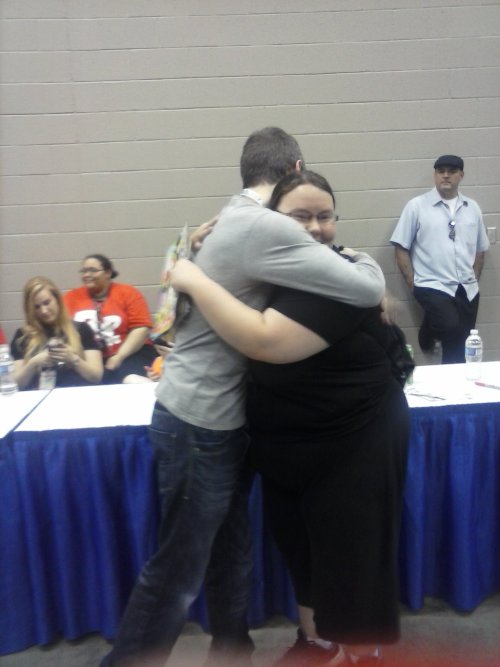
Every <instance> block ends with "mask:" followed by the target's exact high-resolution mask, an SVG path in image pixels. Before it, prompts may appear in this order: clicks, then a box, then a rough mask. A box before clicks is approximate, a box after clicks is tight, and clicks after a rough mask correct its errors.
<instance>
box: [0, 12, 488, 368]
mask: <svg viewBox="0 0 500 667" xmlns="http://www.w3.org/2000/svg"><path fill="white" fill-rule="evenodd" d="M0 9H1V15H2V16H1V18H2V21H1V35H0V43H1V48H2V50H3V53H2V59H1V82H2V85H1V91H0V92H1V101H0V110H1V113H2V117H1V140H0V169H1V177H2V181H1V209H0V212H1V235H2V239H1V241H2V245H1V252H0V281H1V282H0V314H1V315H0V319H1V321H2V324H3V326H4V328H5V330H6V332H7V333H8V335H9V336H11V335H12V333H13V331H14V329H15V327H16V326H18V325H19V323H20V321H21V319H22V314H21V290H22V286H23V284H24V282H25V281H26V280H27V279H28V278H29V277H31V276H33V275H35V274H45V275H48V276H50V277H52V278H53V279H55V280H56V282H57V283H58V284H59V285H60V287H61V288H63V289H67V288H70V287H72V286H75V285H76V284H77V283H78V274H77V269H78V266H79V260H80V258H81V257H83V256H84V255H85V254H86V253H88V252H95V251H98V252H104V253H105V254H108V255H109V256H110V257H111V258H113V259H114V261H115V264H116V266H117V268H118V269H119V271H120V274H121V275H120V278H121V279H122V280H123V281H125V282H131V283H134V284H135V285H137V286H139V287H140V288H141V289H142V290H143V292H144V293H145V294H146V296H147V298H148V300H149V302H150V304H151V307H152V308H154V304H155V297H156V290H157V281H158V277H159V274H160V270H161V267H162V263H163V254H164V250H165V248H166V246H167V244H168V243H169V242H170V241H172V240H173V238H174V237H175V235H176V233H177V232H178V230H179V228H180V226H181V225H183V224H184V223H185V222H189V223H191V224H193V225H196V224H198V223H200V222H202V221H204V220H206V219H208V218H209V217H211V216H212V215H213V214H215V213H216V212H217V210H218V208H219V207H220V206H221V204H222V203H223V202H224V200H225V198H226V197H227V196H228V195H229V194H231V193H232V192H233V191H235V190H237V188H238V187H239V174H238V159H239V153H240V150H241V147H242V144H243V141H244V139H245V137H246V136H247V135H248V134H249V133H250V132H251V131H252V130H254V129H256V128H259V127H262V126H264V125H270V124H273V125H280V126H282V127H283V128H285V129H286V130H288V131H289V132H291V133H293V134H295V135H296V136H297V138H298V139H299V141H300V143H301V146H302V148H303V151H304V154H305V156H306V160H307V162H308V164H309V166H312V167H313V168H315V169H317V170H318V171H320V172H322V173H323V174H325V175H326V176H327V177H328V178H330V179H331V182H332V184H333V186H334V189H335V190H336V192H337V195H338V209H339V212H340V214H341V217H342V222H341V223H340V225H339V240H340V241H341V242H343V243H345V244H346V245H353V246H356V247H362V248H364V249H367V250H368V251H369V252H370V253H372V254H373V255H374V257H376V258H377V259H378V260H379V262H380V263H381V265H382V266H383V268H384V271H385V273H386V276H387V282H388V286H389V288H390V290H391V292H392V293H393V294H394V295H395V296H396V298H397V299H398V319H399V322H400V324H402V326H403V327H404V328H405V330H406V332H407V335H408V337H409V339H410V341H411V342H413V343H414V344H415V347H418V346H417V345H416V332H417V329H416V326H417V325H418V323H419V319H420V313H419V311H418V308H417V306H416V305H415V304H414V302H413V300H412V299H411V297H410V296H409V294H408V292H407V290H406V288H405V286H404V284H403V281H402V279H401V277H400V275H399V273H398V271H397V269H396V266H395V263H394V257H393V251H392V248H390V247H389V245H388V239H389V237H390V234H391V232H392V229H393V227H394V225H395V222H396V220H397V217H398V215H399V213H400V212H401V209H402V207H403V205H404V204H405V203H406V201H407V200H408V199H409V198H410V197H412V196H415V195H416V194H419V193H421V192H424V191H425V190H426V189H428V188H429V187H431V185H432V164H433V161H434V159H435V157H436V156H437V155H439V154H441V153H449V152H452V153H458V154H459V155H462V156H463V157H464V159H465V163H466V167H465V170H466V176H465V179H464V182H463V188H462V189H463V191H464V192H466V193H467V194H469V195H470V196H472V197H474V198H475V199H477V200H478V202H479V204H480V205H481V207H482V210H483V212H484V218H485V223H486V225H487V226H491V227H496V226H497V224H498V222H499V221H498V212H499V210H500V193H499V188H498V184H499V182H500V127H499V118H500V95H499V92H500V86H499V81H500V76H499V74H500V36H499V33H500V4H499V2H498V0H496V1H495V0H494V1H493V2H487V0H483V1H481V0H458V1H457V0H421V1H420V2H415V1H414V0H376V1H375V0H338V1H336V0H306V1H304V0H301V2H298V1H297V0H238V1H236V0H142V1H139V0H135V1H132V0H0ZM499 232H500V230H499ZM499 247H500V236H499V244H498V245H495V246H493V247H492V249H491V250H490V252H489V253H488V256H487V260H486V265H485V270H484V274H483V278H482V280H481V291H482V301H481V305H480V311H479V327H480V329H481V333H482V334H483V337H484V340H485V345H486V358H487V359H500V341H499V337H498V331H499V323H500V298H499V294H500V284H499V265H500V258H499V251H498V248H499ZM417 359H418V360H419V361H423V357H421V355H419V356H418V357H417ZM428 361H429V359H428Z"/></svg>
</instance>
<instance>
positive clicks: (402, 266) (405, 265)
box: [394, 245, 413, 290]
mask: <svg viewBox="0 0 500 667" xmlns="http://www.w3.org/2000/svg"><path fill="white" fill-rule="evenodd" d="M394 250H395V254H396V263H397V265H398V268H399V270H400V271H401V273H402V274H403V278H404V279H405V282H406V284H407V285H408V287H409V288H410V289H411V290H412V289H413V264H412V261H411V257H410V253H409V251H408V250H406V248H403V246H400V245H396V246H394Z"/></svg>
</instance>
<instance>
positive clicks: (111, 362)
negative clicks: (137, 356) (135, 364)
mask: <svg viewBox="0 0 500 667" xmlns="http://www.w3.org/2000/svg"><path fill="white" fill-rule="evenodd" d="M148 333H149V329H148V327H137V328H136V329H132V330H131V331H129V333H128V334H127V337H126V338H125V340H124V341H123V343H122V344H121V346H120V348H119V350H118V352H117V353H116V354H114V355H113V356H112V357H109V359H107V360H106V364H105V365H106V368H107V369H108V370H114V369H115V368H119V367H120V366H121V364H122V362H123V361H124V360H125V359H126V358H127V357H130V355H132V354H134V352H137V350H140V349H141V347H142V346H143V345H144V342H145V340H146V338H147V337H148Z"/></svg>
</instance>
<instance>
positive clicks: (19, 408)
mask: <svg viewBox="0 0 500 667" xmlns="http://www.w3.org/2000/svg"><path fill="white" fill-rule="evenodd" d="M48 393H49V392H48V391H18V392H16V393H15V394H11V395H10V396H1V395H0V438H4V437H5V436H6V435H7V433H9V432H10V431H12V430H13V429H14V428H15V427H16V426H17V425H18V424H19V422H20V421H22V420H23V419H24V417H25V416H26V415H27V414H29V413H30V412H31V410H33V408H34V407H36V406H37V405H38V404H39V403H40V402H41V401H43V399H44V398H45V397H46V396H47V394H48Z"/></svg>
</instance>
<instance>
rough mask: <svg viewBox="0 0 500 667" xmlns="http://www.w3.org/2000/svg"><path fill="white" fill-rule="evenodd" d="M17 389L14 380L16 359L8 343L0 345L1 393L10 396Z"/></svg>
mask: <svg viewBox="0 0 500 667" xmlns="http://www.w3.org/2000/svg"><path fill="white" fill-rule="evenodd" d="M16 391H17V383H16V381H15V380H14V359H13V358H12V357H11V354H10V349H9V346H8V345H0V394H1V395H2V396H10V395H11V394H15V393H16Z"/></svg>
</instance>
